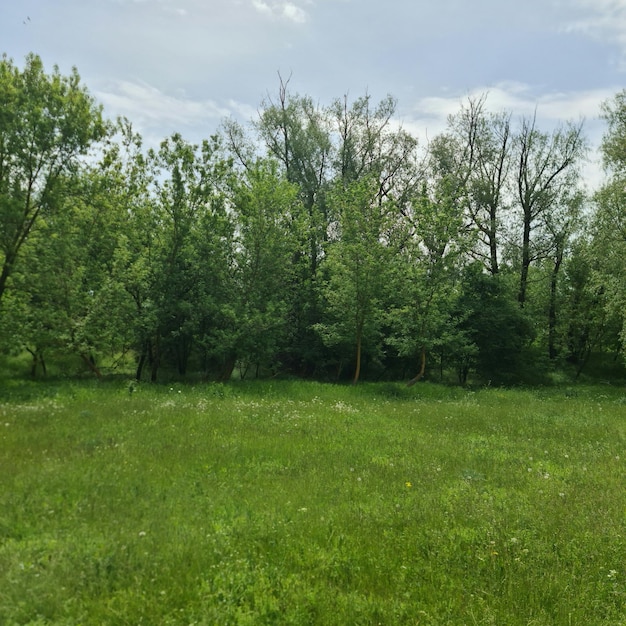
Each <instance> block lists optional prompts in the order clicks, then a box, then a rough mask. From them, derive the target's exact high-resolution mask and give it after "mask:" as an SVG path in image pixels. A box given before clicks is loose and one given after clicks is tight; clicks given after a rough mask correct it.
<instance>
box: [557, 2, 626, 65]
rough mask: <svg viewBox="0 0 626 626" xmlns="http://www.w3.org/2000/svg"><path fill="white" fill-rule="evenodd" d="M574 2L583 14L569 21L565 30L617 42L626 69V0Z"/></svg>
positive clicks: (622, 63)
mask: <svg viewBox="0 0 626 626" xmlns="http://www.w3.org/2000/svg"><path fill="white" fill-rule="evenodd" d="M575 4H576V5H577V6H578V7H580V10H581V12H582V14H583V15H582V16H581V17H580V18H578V19H575V20H571V21H569V22H568V23H567V24H566V26H565V31H566V32H575V33H582V34H583V35H586V36H588V37H592V38H594V39H597V40H600V41H610V42H612V43H615V44H617V45H618V46H619V47H620V49H621V55H622V59H621V65H622V69H626V0H575Z"/></svg>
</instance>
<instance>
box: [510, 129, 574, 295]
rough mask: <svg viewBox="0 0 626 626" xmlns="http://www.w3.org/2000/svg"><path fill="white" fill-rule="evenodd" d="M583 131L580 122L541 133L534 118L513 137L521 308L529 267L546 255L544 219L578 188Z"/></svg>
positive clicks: (525, 291)
mask: <svg viewBox="0 0 626 626" xmlns="http://www.w3.org/2000/svg"><path fill="white" fill-rule="evenodd" d="M582 130H583V126H582V123H580V124H571V123H568V124H566V125H565V126H562V127H560V128H557V129H556V130H554V131H553V132H552V133H544V132H542V131H540V130H539V129H538V128H537V126H536V118H535V117H533V118H531V119H529V118H525V119H524V120H523V121H522V125H521V128H520V130H519V132H518V133H517V135H516V137H515V149H516V158H517V171H516V187H517V200H518V203H519V204H518V207H519V213H520V218H521V224H520V230H521V243H520V276H519V290H518V302H519V304H520V306H521V307H523V306H524V304H525V302H526V295H527V288H528V275H529V270H530V266H531V264H532V263H533V262H535V261H537V260H538V259H541V258H544V257H545V255H546V241H545V239H542V238H541V237H540V236H539V233H540V226H541V225H542V223H543V220H544V217H546V216H547V215H548V214H549V213H550V212H551V211H552V210H553V209H554V208H555V207H557V206H558V205H563V204H564V201H563V197H564V196H567V195H569V194H571V192H572V189H575V188H576V187H577V185H578V180H579V165H580V162H581V160H582V158H583V157H584V155H585V151H586V140H585V138H584V136H583V132H582ZM550 245H551V243H548V244H547V246H550Z"/></svg>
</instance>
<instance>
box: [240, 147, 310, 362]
mask: <svg viewBox="0 0 626 626" xmlns="http://www.w3.org/2000/svg"><path fill="white" fill-rule="evenodd" d="M233 208H234V211H235V213H236V219H237V224H238V228H237V233H236V239H235V252H234V263H235V283H236V286H237V292H236V295H235V301H234V306H235V309H234V311H235V319H234V320H233V322H234V327H233V334H232V353H233V355H234V356H236V357H237V358H239V359H241V360H242V361H244V362H245V363H246V364H252V365H254V366H255V367H256V370H257V372H258V371H259V369H260V368H261V367H264V368H266V369H275V368H276V367H278V366H279V364H280V361H281V359H282V358H283V357H284V355H285V353H286V352H288V350H289V338H290V332H291V329H290V328H289V324H288V318H289V312H290V311H291V310H292V309H293V298H294V296H295V293H294V292H295V291H296V287H295V284H296V277H297V276H298V275H299V274H300V272H301V270H302V268H299V267H297V266H295V265H294V259H301V258H302V257H301V254H302V251H303V250H304V249H305V248H306V243H307V227H308V225H309V223H308V215H307V212H306V210H305V209H304V207H303V205H302V202H301V198H300V194H299V189H298V186H297V185H295V184H293V183H290V182H289V181H288V180H287V179H286V177H285V176H284V174H282V173H281V172H280V171H279V169H278V164H277V162H276V161H275V160H274V159H259V160H257V161H256V162H255V163H254V164H251V165H250V167H249V168H248V169H247V170H246V172H245V174H244V176H243V178H242V179H241V180H240V181H239V184H238V185H237V188H236V190H235V193H234V195H233Z"/></svg>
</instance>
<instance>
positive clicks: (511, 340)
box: [457, 263, 533, 383]
mask: <svg viewBox="0 0 626 626" xmlns="http://www.w3.org/2000/svg"><path fill="white" fill-rule="evenodd" d="M462 285H463V289H462V292H461V293H460V296H459V300H458V302H457V311H458V320H459V328H460V330H461V331H462V333H463V335H462V336H464V337H466V338H467V339H469V341H470V342H471V344H473V345H474V346H475V347H476V354H475V357H474V358H473V365H474V367H475V368H476V371H477V373H478V375H479V376H480V377H481V378H482V379H483V380H485V381H490V382H493V383H511V382H514V381H515V380H519V377H520V375H521V373H522V372H521V370H522V365H523V356H524V355H523V349H524V347H525V346H526V345H528V343H529V341H530V339H532V335H533V331H532V327H531V325H530V323H529V321H528V319H527V318H526V316H525V315H524V312H523V311H522V310H521V309H520V308H519V307H518V306H517V305H516V303H515V301H514V299H513V298H512V297H511V294H510V293H509V292H508V288H507V285H506V282H505V281H504V280H503V279H502V277H501V276H499V275H495V276H493V275H490V274H486V273H485V272H484V271H483V267H482V265H481V264H477V263H476V264H472V265H470V266H468V267H467V268H466V269H465V272H464V275H463V281H462ZM471 344H470V345H471ZM465 352H466V353H467V350H465Z"/></svg>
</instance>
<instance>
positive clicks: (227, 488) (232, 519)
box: [0, 381, 626, 626]
mask: <svg viewBox="0 0 626 626" xmlns="http://www.w3.org/2000/svg"><path fill="white" fill-rule="evenodd" d="M625 438H626V390H625V389H624V388H619V387H609V386H606V387H599V386H596V387H579V388H571V389H563V388H554V389H538V390H500V389H487V390H481V391H475V392H472V391H467V390H462V389H459V388H446V387H440V386H436V385H430V384H421V385H416V386H415V387H413V388H411V389H406V388H404V387H402V386H399V385H391V384H378V385H376V384H364V385H361V386H357V387H356V388H353V387H342V386H334V385H321V384H315V383H303V382H272V383H269V382H266V383H247V384H243V383H241V384H232V385H228V386H220V385H198V386H195V387H189V386H172V387H169V386H158V387H155V386H149V385H142V386H140V387H139V388H138V389H137V390H136V391H135V392H134V393H129V390H128V385H127V384H126V383H123V382H105V383H99V384H96V383H90V382H83V383H69V382H65V383H62V382H60V383H39V384H36V383H26V382H20V381H10V384H7V385H6V386H5V387H4V388H3V391H2V395H0V624H3V625H7V626H14V625H17V624H20V625H22V624H37V625H44V624H60V625H61V624H62V625H75V624H76V625H77V624H82V625H91V624H94V625H96V624H97V625H101V624H120V625H122V624H127V625H135V624H148V625H161V624H185V625H189V624H198V625H200V624H203V625H207V626H208V625H219V624H255V625H256V624H268V625H269V624H272V625H274V624H302V625H309V624H324V625H326V624H341V625H344V624H345V625H349V624H363V625H364V624H387V625H394V624H432V625H439V624H451V625H459V624H470V625H472V624H494V625H513V626H514V625H517V624H519V625H522V624H524V625H531V624H532V625H546V626H547V625H559V624H563V625H570V624H580V625H581V626H589V625H594V624H610V625H619V624H626V565H625V563H626V490H625V489H624V485H625V484H626V482H625V480H626V449H625V446H624V443H625Z"/></svg>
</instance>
